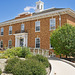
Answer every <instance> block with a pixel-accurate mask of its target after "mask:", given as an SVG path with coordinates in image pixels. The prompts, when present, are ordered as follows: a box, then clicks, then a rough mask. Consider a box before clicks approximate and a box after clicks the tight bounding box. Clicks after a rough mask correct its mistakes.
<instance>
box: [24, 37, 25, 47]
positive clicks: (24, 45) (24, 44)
mask: <svg viewBox="0 0 75 75" xmlns="http://www.w3.org/2000/svg"><path fill="white" fill-rule="evenodd" d="M24 47H25V37H24Z"/></svg>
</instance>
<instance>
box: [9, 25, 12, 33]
mask: <svg viewBox="0 0 75 75" xmlns="http://www.w3.org/2000/svg"><path fill="white" fill-rule="evenodd" d="M9 34H12V26H9Z"/></svg>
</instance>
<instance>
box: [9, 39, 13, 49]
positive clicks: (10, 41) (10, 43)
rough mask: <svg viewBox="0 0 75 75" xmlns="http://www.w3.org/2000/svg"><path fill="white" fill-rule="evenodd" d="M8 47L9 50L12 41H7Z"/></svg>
mask: <svg viewBox="0 0 75 75" xmlns="http://www.w3.org/2000/svg"><path fill="white" fill-rule="evenodd" d="M8 47H9V48H11V47H12V40H9V41H8Z"/></svg>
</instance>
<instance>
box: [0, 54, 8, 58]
mask: <svg viewBox="0 0 75 75" xmlns="http://www.w3.org/2000/svg"><path fill="white" fill-rule="evenodd" d="M0 59H8V56H6V55H4V54H1V55H0Z"/></svg>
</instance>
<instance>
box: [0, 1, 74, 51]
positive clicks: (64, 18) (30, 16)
mask: <svg viewBox="0 0 75 75" xmlns="http://www.w3.org/2000/svg"><path fill="white" fill-rule="evenodd" d="M65 23H69V24H71V25H73V26H75V12H74V11H73V10H71V9H70V8H50V9H46V10H44V3H43V2H42V1H38V2H36V10H35V12H34V13H29V12H24V13H21V14H19V15H18V16H17V17H15V19H12V20H9V21H6V22H2V23H0V48H4V47H8V48H10V47H20V46H25V47H31V48H41V49H49V50H52V47H51V44H50V35H51V32H52V31H53V30H55V29H56V28H58V27H59V26H60V27H61V26H62V25H63V24H65Z"/></svg>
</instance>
